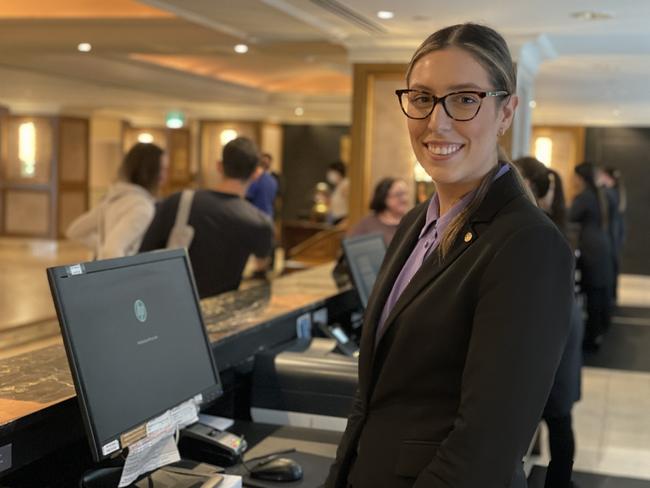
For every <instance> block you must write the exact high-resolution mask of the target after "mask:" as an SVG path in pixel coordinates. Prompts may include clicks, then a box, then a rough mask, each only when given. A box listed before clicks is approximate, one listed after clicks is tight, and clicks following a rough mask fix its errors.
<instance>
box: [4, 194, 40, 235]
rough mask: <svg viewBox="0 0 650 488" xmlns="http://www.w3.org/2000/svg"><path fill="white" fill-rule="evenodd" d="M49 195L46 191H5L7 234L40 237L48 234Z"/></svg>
mask: <svg viewBox="0 0 650 488" xmlns="http://www.w3.org/2000/svg"><path fill="white" fill-rule="evenodd" d="M50 210H51V207H50V194H49V192H47V191H32V190H7V191H6V193H5V231H6V233H7V234H11V235H20V236H34V237H42V236H46V235H48V234H50V218H49V216H50Z"/></svg>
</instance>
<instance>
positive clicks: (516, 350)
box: [325, 171, 574, 488]
mask: <svg viewBox="0 0 650 488" xmlns="http://www.w3.org/2000/svg"><path fill="white" fill-rule="evenodd" d="M427 205H428V202H425V203H423V204H420V205H419V206H417V207H416V208H415V209H413V210H412V211H411V212H410V213H409V214H408V215H407V216H406V217H404V219H403V220H402V223H401V224H400V227H399V229H398V231H397V234H396V235H395V238H394V239H393V241H392V242H391V245H390V247H389V249H388V251H387V254H386V257H385V259H384V263H383V265H382V268H381V271H380V272H379V275H378V277H377V281H376V283H375V287H374V289H373V292H372V294H371V297H370V300H369V304H368V307H367V309H366V317H365V323H364V329H363V335H362V340H361V354H360V357H359V389H358V392H357V398H356V401H355V402H354V407H353V411H352V413H351V415H350V418H349V421H348V425H347V428H346V431H345V433H344V435H343V438H342V440H341V444H340V445H339V449H338V452H337V458H336V461H335V463H334V465H333V466H332V469H331V472H330V475H329V478H328V480H327V482H326V484H325V486H326V487H327V488H334V487H336V488H346V487H348V486H352V487H353V488H406V487H416V488H477V487H480V488H497V487H499V488H504V487H510V488H524V487H525V486H526V479H525V475H524V472H523V469H522V459H523V456H524V454H525V452H526V450H527V448H528V446H529V443H530V441H531V439H532V436H533V434H534V432H535V429H536V427H537V424H538V423H539V420H540V418H541V415H542V410H543V408H544V404H545V402H546V399H547V397H548V394H549V391H550V388H551V384H552V382H553V378H554V374H555V371H556V368H557V366H558V363H559V361H560V356H561V354H562V351H563V350H564V345H565V342H566V340H567V336H568V333H569V328H570V327H569V323H570V314H571V307H572V301H573V279H574V278H573V256H572V253H571V251H570V249H569V246H568V244H567V243H566V241H565V239H564V237H563V236H562V235H561V233H560V232H559V231H558V230H557V228H556V227H555V225H554V224H553V223H552V222H551V221H550V220H549V219H548V218H547V217H546V216H545V215H544V214H543V212H542V211H541V210H539V209H538V208H537V207H535V205H534V204H533V203H531V202H530V201H529V200H528V198H527V197H526V195H525V193H524V191H523V189H522V188H521V186H520V185H519V183H518V182H517V180H516V178H515V175H514V174H513V172H512V171H509V172H507V173H506V174H504V175H503V176H502V177H500V178H499V179H497V180H496V181H495V182H494V183H493V184H492V186H491V187H490V189H489V191H488V193H487V195H486V197H485V199H484V201H483V203H482V204H481V205H480V207H479V208H478V209H477V211H476V212H475V213H474V214H473V216H472V217H470V221H469V223H468V225H467V226H466V228H464V229H463V231H462V232H461V233H460V235H459V239H458V241H457V242H456V243H455V244H454V245H453V246H452V248H451V250H450V252H449V253H448V255H447V256H446V257H445V258H444V260H442V262H439V258H438V255H437V253H432V255H431V256H429V257H428V258H427V259H426V260H425V261H424V263H423V265H422V267H421V268H420V269H419V270H418V271H417V273H416V274H415V275H414V277H413V279H412V280H411V282H410V283H409V284H408V286H407V287H406V289H405V290H404V292H403V293H402V295H401V297H400V298H399V300H398V301H397V303H396V304H395V307H394V308H393V310H392V311H391V312H390V314H389V316H388V318H387V320H386V325H385V329H384V330H385V332H384V333H383V335H382V336H381V339H380V341H379V343H378V344H377V347H375V344H374V342H375V333H376V328H377V325H378V321H379V318H380V316H381V313H382V309H383V306H384V303H385V302H386V299H387V297H388V295H389V294H390V291H391V289H392V286H393V283H394V282H395V279H396V278H397V275H398V274H399V272H400V270H401V269H402V266H403V265H404V262H405V261H406V259H407V258H408V256H409V255H410V253H411V251H412V249H413V247H414V246H415V244H416V242H417V239H418V235H419V233H420V230H421V229H422V225H423V224H424V221H425V216H426V211H427Z"/></svg>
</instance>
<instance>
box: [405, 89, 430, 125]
mask: <svg viewBox="0 0 650 488" xmlns="http://www.w3.org/2000/svg"><path fill="white" fill-rule="evenodd" d="M401 101H402V109H403V110H404V113H406V115H408V116H409V117H412V118H414V119H423V118H425V117H427V116H428V115H429V113H430V112H431V107H433V97H432V96H431V95H429V94H427V93H423V92H416V91H413V92H406V93H404V94H402V97H401Z"/></svg>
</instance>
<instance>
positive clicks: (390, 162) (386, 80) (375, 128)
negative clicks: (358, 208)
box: [365, 74, 416, 207]
mask: <svg viewBox="0 0 650 488" xmlns="http://www.w3.org/2000/svg"><path fill="white" fill-rule="evenodd" d="M371 83H372V90H371V93H372V96H371V99H370V100H369V102H370V103H371V104H372V116H371V137H372V144H370V147H369V150H370V152H369V157H370V191H371V194H372V190H373V189H374V187H375V185H376V184H377V182H379V180H381V179H382V178H386V177H388V176H392V177H395V178H402V179H403V180H405V181H406V182H407V184H408V187H409V191H410V192H411V199H412V201H413V196H414V195H413V194H414V188H415V184H414V181H415V179H414V175H413V167H414V165H415V161H416V159H415V155H414V154H413V149H412V148H411V142H410V140H409V135H408V130H407V126H406V117H404V114H402V111H401V109H400V108H399V104H398V103H397V97H396V96H395V90H397V89H399V88H403V87H404V80H403V77H402V76H400V75H394V74H390V75H378V76H374V77H373V78H372V81H371ZM365 206H366V207H367V206H368V202H365Z"/></svg>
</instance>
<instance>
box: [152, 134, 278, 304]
mask: <svg viewBox="0 0 650 488" xmlns="http://www.w3.org/2000/svg"><path fill="white" fill-rule="evenodd" d="M258 163H259V156H258V152H257V147H256V146H255V144H254V143H253V142H252V141H251V140H249V139H246V138H244V137H238V138H237V139H234V140H232V141H230V142H229V143H228V144H226V145H225V146H224V148H223V157H222V161H219V163H218V166H217V171H219V172H220V173H221V175H222V176H223V178H222V179H221V181H220V182H219V183H218V184H217V185H216V187H215V188H214V189H213V190H207V189H206V190H198V191H196V192H195V193H194V197H193V199H192V204H191V207H190V212H189V218H188V221H187V223H188V225H189V226H191V227H192V228H193V229H194V238H193V240H192V242H191V244H190V246H189V249H188V251H189V255H190V260H191V262H192V269H193V270H194V277H195V279H196V285H197V288H198V291H199V295H200V297H201V298H204V297H208V296H213V295H217V294H219V293H224V292H226V291H230V290H236V289H237V288H238V287H239V284H240V283H241V278H242V272H243V271H244V267H245V266H246V262H247V261H248V258H249V257H250V255H251V254H253V255H255V256H256V257H257V258H258V261H257V271H262V270H263V269H265V267H266V266H267V265H268V256H269V255H270V254H271V250H272V247H273V224H272V222H271V220H270V219H269V218H268V216H267V215H266V214H264V213H262V212H261V211H260V210H258V209H257V208H255V207H254V206H253V205H251V204H250V203H249V202H248V201H246V200H245V199H244V195H245V194H246V188H247V187H248V184H249V183H250V181H251V178H252V176H253V173H254V172H255V169H256V168H257V166H258ZM180 199H181V193H176V194H174V195H171V196H170V197H168V198H166V199H165V200H163V201H162V202H161V203H160V205H159V207H158V209H157V211H156V216H155V217H154V219H153V222H152V223H151V226H150V227H149V229H148V230H147V233H146V234H145V236H144V239H143V240H142V246H141V247H140V251H151V250H154V249H162V248H165V247H166V245H167V242H168V239H169V235H170V232H171V231H172V227H173V226H174V223H175V220H176V213H177V210H178V207H179V202H180Z"/></svg>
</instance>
